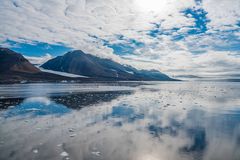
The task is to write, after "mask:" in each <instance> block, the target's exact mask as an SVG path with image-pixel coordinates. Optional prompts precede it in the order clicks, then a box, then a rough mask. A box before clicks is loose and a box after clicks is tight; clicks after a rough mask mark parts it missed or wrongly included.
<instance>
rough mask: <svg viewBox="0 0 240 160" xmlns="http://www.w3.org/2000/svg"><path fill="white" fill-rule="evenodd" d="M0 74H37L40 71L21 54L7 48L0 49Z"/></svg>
mask: <svg viewBox="0 0 240 160" xmlns="http://www.w3.org/2000/svg"><path fill="white" fill-rule="evenodd" d="M0 66H1V67H0V73H9V72H24V73H38V72H40V70H39V69H38V68H36V67H35V66H34V65H32V64H31V63H30V62H29V61H28V60H27V59H25V58H24V57H23V56H22V55H21V54H18V53H16V52H14V51H12V50H10V49H7V48H0Z"/></svg>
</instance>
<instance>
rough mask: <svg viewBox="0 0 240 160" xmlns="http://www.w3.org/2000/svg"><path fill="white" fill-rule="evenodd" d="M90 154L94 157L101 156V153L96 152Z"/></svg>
mask: <svg viewBox="0 0 240 160" xmlns="http://www.w3.org/2000/svg"><path fill="white" fill-rule="evenodd" d="M92 154H93V155H95V156H100V155H101V152H99V151H96V152H92Z"/></svg>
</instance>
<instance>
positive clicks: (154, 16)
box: [0, 0, 240, 75]
mask: <svg viewBox="0 0 240 160" xmlns="http://www.w3.org/2000/svg"><path fill="white" fill-rule="evenodd" d="M150 2H151V4H149V3H150ZM155 6H157V7H155ZM239 10H240V1H239V0H220V1H219V0H203V1H197V2H196V1H194V0H161V1H159V0H151V1H148V0H121V1H119V0H104V1H102V0H66V1H58V0H35V1H32V0H8V1H0V20H1V22H2V23H1V24H0V43H1V44H5V45H7V44H6V41H7V40H11V41H15V42H18V43H31V42H33V41H34V42H43V43H48V44H63V45H65V46H67V47H70V48H75V49H82V50H83V51H85V52H87V53H91V54H94V55H97V56H100V57H104V58H111V59H114V60H116V61H118V62H120V63H126V64H131V65H134V66H136V67H139V68H155V69H159V70H161V71H163V72H166V73H168V74H170V75H175V74H182V72H185V74H190V73H194V74H196V73H197V74H198V73H199V72H198V71H199V70H201V69H200V68H198V67H200V66H204V67H205V69H206V70H207V68H209V70H210V68H211V67H213V70H214V69H215V71H216V72H218V71H220V70H219V68H221V69H222V70H223V71H236V68H238V67H239V64H237V63H236V62H238V61H239V56H236V55H229V51H233V53H239V51H240V47H236V46H238V45H239V36H238V35H239V31H240V28H239V18H238V17H240V15H239V14H240V13H239ZM186 11H188V12H186ZM202 27H203V28H202ZM120 37H124V38H120ZM132 40H135V41H136V42H138V43H142V44H144V45H135V44H132V43H133V41H132ZM106 42H108V45H106ZM114 46H123V47H122V49H123V50H124V57H123V56H119V55H116V54H115V53H114V51H116V48H114ZM124 46H126V47H125V48H124ZM128 47H131V49H129V50H127V48H128ZM231 48H234V50H233V49H231ZM120 49H121V47H120ZM128 52H129V53H128ZM196 53H197V54H200V55H195V54H196ZM126 54H127V56H126ZM202 57H204V58H207V59H208V61H207V62H205V61H201V59H202ZM219 57H220V58H222V61H226V64H225V65H224V67H223V63H220V62H219V63H214V64H215V66H212V65H211V61H214V60H216V59H218V58H219ZM31 59H32V60H33V59H34V58H31ZM43 59H44V60H45V59H46V57H44V58H43V57H40V59H38V60H42V62H43V61H44V60H43ZM35 60H36V59H35ZM36 61H37V60H36ZM42 62H41V63H42ZM208 62H209V63H208ZM34 63H35V62H34ZM36 63H37V62H36ZM234 65H236V66H234ZM201 73H207V72H206V71H202V70H201Z"/></svg>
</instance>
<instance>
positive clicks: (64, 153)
mask: <svg viewBox="0 0 240 160" xmlns="http://www.w3.org/2000/svg"><path fill="white" fill-rule="evenodd" d="M60 155H61V156H62V157H67V156H68V155H69V154H68V153H67V152H65V151H64V152H62V153H61V154H60Z"/></svg>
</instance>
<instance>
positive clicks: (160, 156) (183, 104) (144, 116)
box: [0, 82, 240, 160]
mask: <svg viewBox="0 0 240 160" xmlns="http://www.w3.org/2000/svg"><path fill="white" fill-rule="evenodd" d="M0 159H1V160H2V159H3V160H8V159H10V160H11V159H16V160H17V159H27V160H28V159H38V160H46V159H51V160H55V159H56V160H59V159H66V160H67V159H72V160H240V83H223V82H218V83H217V82H216V83H214V82H163V83H153V82H152V83H149V84H148V85H146V84H145V85H139V86H137V85H126V86H117V85H113V84H111V85H106V84H19V85H1V86H0Z"/></svg>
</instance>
